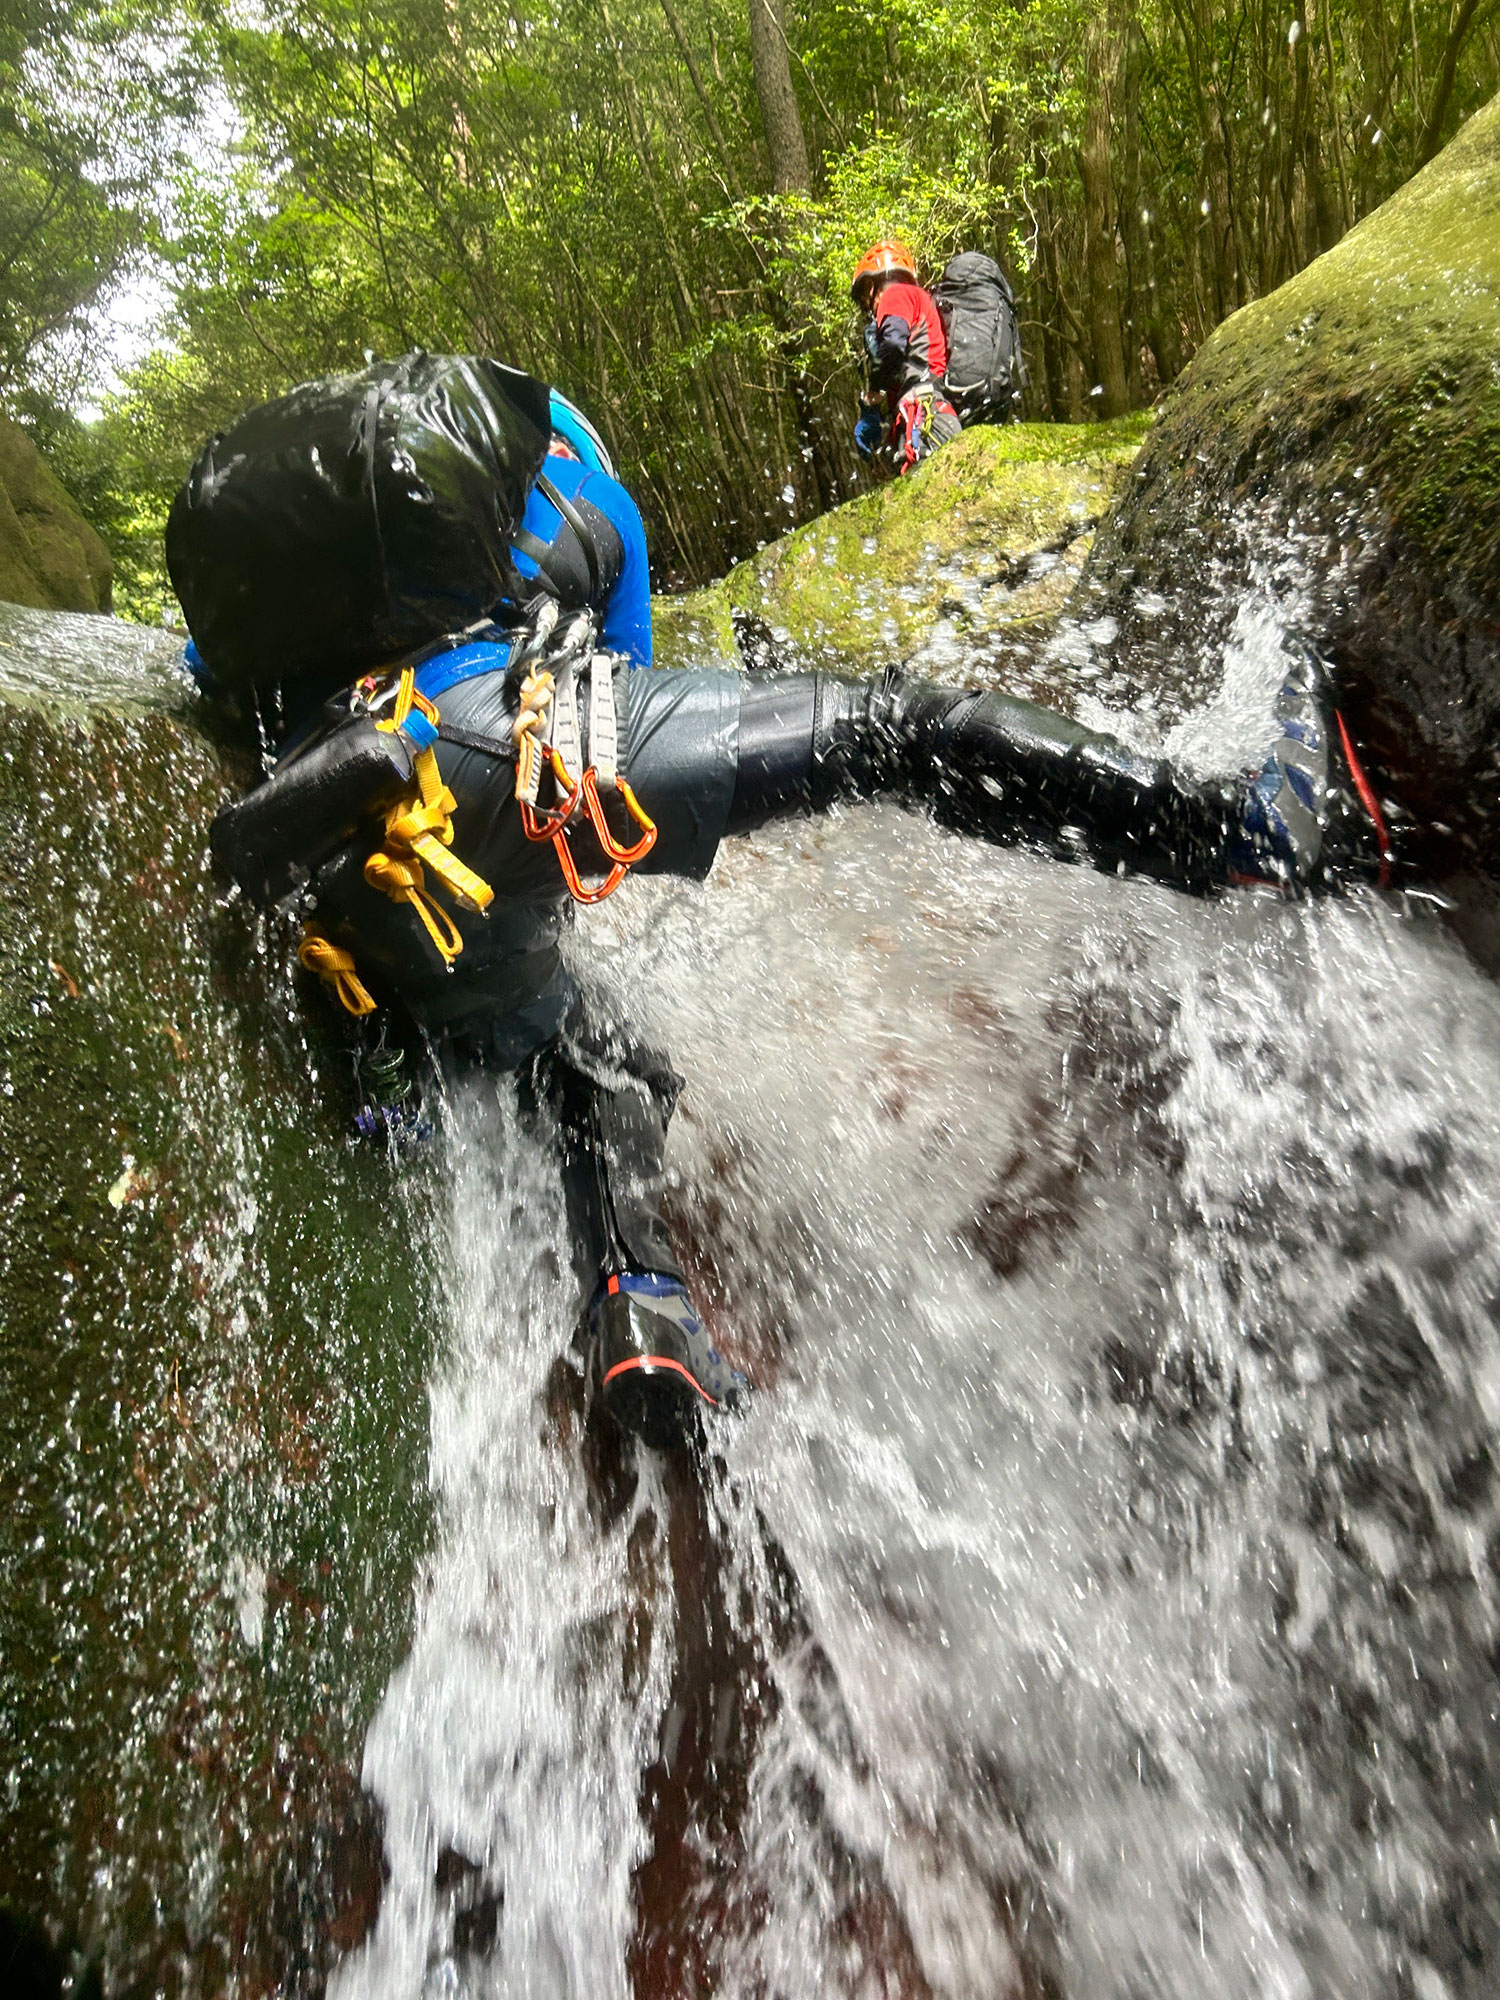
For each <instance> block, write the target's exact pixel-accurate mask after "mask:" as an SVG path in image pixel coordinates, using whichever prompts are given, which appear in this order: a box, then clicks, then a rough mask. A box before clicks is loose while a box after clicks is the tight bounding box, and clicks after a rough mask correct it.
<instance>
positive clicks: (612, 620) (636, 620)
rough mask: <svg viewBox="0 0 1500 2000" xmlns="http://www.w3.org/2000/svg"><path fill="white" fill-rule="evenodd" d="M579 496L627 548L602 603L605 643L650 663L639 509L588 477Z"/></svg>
mask: <svg viewBox="0 0 1500 2000" xmlns="http://www.w3.org/2000/svg"><path fill="white" fill-rule="evenodd" d="M579 492H580V495H581V497H582V498H583V499H585V500H587V501H588V502H589V504H590V505H591V506H594V507H597V508H598V509H599V512H600V513H601V514H603V515H604V516H605V518H606V519H607V520H608V521H609V523H610V525H611V526H612V527H613V528H614V529H615V530H616V532H617V533H618V535H619V537H620V540H621V541H622V542H623V543H624V544H625V561H624V564H623V565H622V567H621V570H620V574H619V577H618V578H617V579H616V582H615V585H614V588H613V589H612V590H611V591H610V593H609V596H608V598H607V599H606V600H605V603H604V607H603V611H604V630H603V639H604V643H605V645H606V646H608V647H610V648H611V649H612V650H613V651H615V652H619V653H623V654H624V655H625V656H626V658H627V659H628V660H629V661H630V663H631V665H632V666H635V667H649V666H650V664H651V568H650V564H649V562H648V560H647V557H646V529H645V526H644V524H643V522H642V520H641V514H640V509H639V508H638V507H637V506H636V504H635V502H634V501H633V500H632V499H631V497H630V495H629V494H628V493H627V492H626V491H625V488H624V487H623V486H622V485H621V484H620V482H619V481H618V480H617V479H606V478H605V476H604V474H603V473H601V472H591V473H590V474H589V476H588V478H587V479H585V480H584V482H583V484H582V486H581V487H580V488H579Z"/></svg>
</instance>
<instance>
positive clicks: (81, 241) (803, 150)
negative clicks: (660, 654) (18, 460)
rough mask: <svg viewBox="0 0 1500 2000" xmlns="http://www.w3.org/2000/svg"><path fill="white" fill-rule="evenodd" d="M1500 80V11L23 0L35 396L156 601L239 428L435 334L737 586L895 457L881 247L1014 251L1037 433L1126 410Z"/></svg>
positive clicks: (12, 262)
mask: <svg viewBox="0 0 1500 2000" xmlns="http://www.w3.org/2000/svg"><path fill="white" fill-rule="evenodd" d="M1497 85H1500V0H996V4H988V5H982V6H978V7H975V6H969V7H963V6H959V5H956V4H955V5H951V6H950V5H949V4H947V0H930V3H929V0H386V4H385V5H383V6H382V7H381V9H380V10H379V11H378V12H376V11H373V10H372V9H370V8H369V7H367V6H365V5H363V4H362V0H0V408H4V409H5V410H7V411H8V412H9V413H10V414H11V415H13V416H16V417H18V418H19V419H20V420H21V421H22V422H23V423H25V424H26V425H27V426H28V428H30V430H31V431H32V433H33V435H35V436H36V438H37V439H38V442H39V443H41V444H42V445H43V447H44V449H45V450H46V451H47V453H48V455H49V458H50V459H51V462H52V463H53V465H54V467H55V468H56V469H57V470H58V472H59V473H60V475H61V476H62V478H63V480H64V483H65V484H66V485H68V486H69V488H70V490H71V491H72V492H73V494H74V496H75V498H76V499H77V500H78V501H79V503H80V505H81V506H82V508H83V510H84V511H85V513H86V514H87V515H88V516H89V518H90V519H91V520H93V522H94V524H95V525H96V526H97V527H98V528H99V529H100V531H101V533H102V534H103V535H104V536H105V539H106V540H107V541H108V542H109V544H110V546H111V549H112V551H113V553H114V557H115V565H116V607H117V609H119V610H121V611H123V612H125V613H126V614H127V615H130V616H135V617H141V618H146V619H155V618H157V617H160V616H161V615H162V614H163V612H164V611H165V610H166V609H167V606H168V601H169V599H168V592H167V587H166V583H165V579H164V576H163V573H162V563H161V546H160V536H161V525H162V522H163V520H164V518H165V512H166V508H167V505H168V504H169V502H170V499H171V495H172V493H173V491H174V490H175V488H176V486H177V484H178V483H179V482H180V480H181V478H182V477H183V475H184V473H185V471H186V468H187V466H188V464H189V463H190V462H191V459H192V457H193V456H194V454H195V452H196V451H197V449H198V447H199V446H200V445H201V443H202V442H203V440H204V439H205V438H206V437H207V436H208V435H209V434H210V433H211V432H212V431H214V430H215V429H216V428H218V427H220V426H221V425H223V424H224V423H225V422H226V421H227V420H228V419H230V418H231V417H233V416H234V415H235V414H236V413H237V412H238V411H240V410H241V409H243V408H245V407H246V406H247V405H249V404H251V403H253V402H256V401H258V400H260V399H262V398H264V397H267V396H271V395H276V394H279V393H280V392H281V391H282V390H284V389H286V388H287V387H289V386H290V385H291V384H292V383H293V382H296V381H300V380H304V379H306V378H308V377H309V376H313V375H318V374H324V373H329V372H334V371H338V370H342V369H347V368H357V367H359V366H362V365H363V360H364V356H365V354H366V352H367V351H373V352H374V353H376V354H379V355H390V354H395V353H399V352H402V351H404V350H406V349H409V348H412V347H416V346H423V347H427V348H430V349H434V350H453V351H480V352H485V353H490V354H494V355H497V356H499V357H500V358H502V359H504V360H507V361H511V362H514V363H517V364H519V365H520V366H522V367H524V368H527V369H529V370H531V371H533V372H534V373H536V374H538V375H541V376H544V377H546V378H547V379H549V380H552V381H555V382H557V383H558V384H559V385H560V386H561V387H562V388H563V389H565V390H566V391H567V393H568V394H570V395H572V396H573V397H574V398H575V399H576V400H577V401H578V402H579V403H580V404H581V405H582V406H583V407H584V408H585V409H586V410H587V411H588V412H589V413H590V414H591V415H592V416H593V418H594V419H595V421H596V422H597V423H598V424H599V425H600V426H601V428H602V429H603V431H604V433H605V435H606V437H607V438H608V439H609V441H610V443H611V445H612V447H613V449H614V450H615V453H616V455H617V457H618V460H619V462H620V466H621V470H622V475H623V477H624V478H625V480H626V482H627V483H628V484H629V485H630V487H631V489H632V491H633V492H634V493H635V494H636V496H637V498H638V499H639V501H640V503H641V506H642V509H643V511H644V513H645V515H646V519H647V527H648V535H649V538H650V543H651V549H652V557H653V566H654V570H655V575H656V582H657V585H658V587H663V586H670V585H673V584H678V583H684V582H696V581H702V580H705V579H706V578H708V577H709V576H711V575H713V574H716V573H718V572H720V571H722V570H723V569H724V568H726V567H727V566H728V565H729V564H730V563H731V562H733V561H735V560H736V559H738V558H739V557H741V556H743V555H745V554H746V553H748V552H749V551H750V550H751V549H753V548H754V547H756V546H757V545H758V544H759V543H761V542H763V541H764V540H766V539H768V538H769V537H771V536H774V535H777V534H780V533H782V532H783V531H784V530H785V529H786V528H788V527H789V526H791V525H793V524H795V523H796V522H798V521H801V520H805V519H807V518H808V517H810V516H811V515H813V514H816V513H818V512H820V511H822V510H823V509H824V508H826V507H828V506H830V505H832V504H834V503H836V502H837V501H838V500H840V499H843V498H845V497H847V496H848V495H849V494H850V493H851V492H853V491H855V490H857V488H858V486H859V484H860V482H861V480H862V479H864V478H866V477H867V476H868V475H866V474H864V473H863V472H862V471H861V469H860V466H859V463H858V461H857V459H856V457H855V453H854V450H853V444H852V426H853V421H854V415H855V411H854V399H855V395H856V390H857V386H858V374H857V368H856V361H855V355H856V351H857V350H856V321H855V315H854V311H853V308H852V306H851V305H850V304H849V300H848V283H849V276H850V272H851V270H852V267H853V264H854V262H855V259H856V258H857V256H858V255H859V253H860V252H861V251H862V250H863V249H864V248H865V247H866V246H867V245H868V244H869V243H870V242H871V241H873V240H874V239H876V238H878V237H882V236H887V235H897V236H900V237H902V238H904V239H905V240H906V241H907V242H908V243H910V244H911V245H912V247H913V248H914V249H915V251H916V252H917V255H918V257H919V260H920V262H921V264H922V266H923V274H924V275H925V276H927V277H928V278H929V279H930V278H931V277H932V276H934V275H935V274H936V272H937V270H938V269H939V268H940V267H941V264H942V262H943V261H944V259H945V257H946V256H947V255H949V254H950V253H951V252H952V251H954V250H956V249H958V248H960V247H962V248H979V249H985V250H989V251H990V252H991V253H992V254H994V255H996V256H997V257H999V258H1000V260H1001V261H1002V263H1003V264H1004V265H1005V266H1006V268H1007V269H1008V270H1009V272H1010V273H1011V275H1012V278H1013V280H1014V282H1015V285H1016V290H1017V293H1018V295H1019V300H1020V310H1021V322H1022V334H1023V340H1024V343H1025V349H1026V354H1027V359H1028V366H1029V370H1030V379H1029V384H1028V388H1027V391H1026V399H1025V414H1026V415H1028V416H1032V417H1038V418H1051V419H1057V420H1070V421H1080V420H1087V419H1088V418H1090V417H1092V416H1097V417H1109V416H1114V415H1117V414H1119V413H1121V412H1122V411H1124V410H1127V409H1130V408H1134V407H1138V406H1140V405H1142V404H1145V403H1149V402H1150V401H1151V400H1152V399H1153V398H1154V397H1155V396H1156V395H1157V394H1158V393H1159V392H1160V390H1161V388H1162V387H1163V386H1164V385H1165V384H1166V383H1168V382H1169V381H1170V380H1171V378H1172V377H1173V376H1174V375H1175V374H1176V373H1177V371H1178V369H1179V368H1180V367H1181V366H1182V364H1183V362H1184V361H1185V360H1186V359H1187V358H1188V357H1189V356H1190V355H1191V353H1192V351H1193V349H1194V348H1195V347H1196V346H1197V344H1198V343H1199V342H1200V341H1201V340H1202V339H1203V338H1204V337H1205V335H1206V334H1207V333H1208V332H1209V331H1210V330H1211V329H1212V328H1213V327H1214V326H1215V325H1216V324H1217V323H1218V321H1219V320H1221V319H1222V318H1224V317H1225V315H1227V314H1228V313H1230V312H1232V311H1234V310H1235V308H1236V307H1238V306H1240V305H1242V304H1244V303H1245V302H1246V301H1247V300H1249V299H1251V298H1254V297H1256V296H1258V295H1260V294H1262V293H1265V292H1267V291H1269V290H1271V289H1272V288H1273V287H1275V286H1276V285H1278V284H1279V283H1280V282H1281V281H1282V280H1283V279H1285V278H1286V277H1288V276H1290V275H1291V274H1292V273H1293V272H1295V271H1296V270H1298V269H1300V268H1301V266H1302V265H1303V264H1305V263H1307V262H1308V261H1309V260H1310V259H1311V258H1312V257H1314V256H1316V255H1317V254H1318V253H1319V252H1320V251H1322V250H1326V249H1328V248H1329V247H1330V246H1331V245H1332V244H1333V243H1334V242H1336V241H1337V239H1338V238H1339V237H1340V236H1341V235H1342V234H1343V232H1344V231H1345V230H1347V229H1348V228H1349V227H1350V226H1351V225H1352V224H1353V223H1354V222H1356V221H1357V220H1358V219H1359V217H1360V216H1362V215H1364V214H1366V213H1367V212H1368V211H1369V210H1370V209H1371V208H1373V207H1375V206H1376V205H1377V204H1378V203H1379V202H1381V201H1382V200H1384V198H1385V197H1386V196H1387V195H1388V194H1390V193H1391V192H1392V190H1393V189H1394V188H1395V187H1397V186H1398V185H1399V184H1400V183H1401V182H1402V181H1403V180H1404V179H1406V178H1407V177H1408V176H1409V175H1410V174H1411V173H1413V172H1414V171H1415V170H1416V169H1417V168H1418V167H1419V166H1421V165H1422V164H1424V163H1425V161H1427V160H1428V159H1430V158H1431V157H1432V155H1433V154H1434V153H1435V152H1436V151H1437V149H1438V148H1439V146H1440V145H1441V144H1442V143H1443V142H1444V140H1445V139H1447V138H1448V137H1450V136H1451V134H1452V132H1453V131H1454V130H1455V129H1456V127H1457V125H1458V124H1459V123H1460V122H1461V120H1462V119H1463V118H1465V117H1466V116H1467V115H1468V114H1469V113H1470V112H1471V111H1472V110H1474V109H1475V108H1476V107H1477V106H1478V105H1479V104H1480V103H1482V102H1483V101H1484V100H1485V99H1486V98H1488V97H1489V96H1490V95H1492V94H1493V93H1494V91H1495V90H1496V88H1497ZM147 302H154V305H153V313H152V324H151V326H150V328H149V331H148V335H147V337H146V338H145V339H143V340H142V341H141V342H139V343H138V346H137V351H136V353H135V354H134V355H133V356H132V357H131V358H130V359H129V361H128V364H127V365H124V366H123V367H120V366H119V365H118V346H117V342H115V341H114V337H113V336H112V328H115V327H117V326H118V322H119V317H120V315H121V314H122V313H129V312H131V311H134V312H135V313H136V314H137V315H139V314H140V312H141V311H142V310H143V307H144V305H145V304H146V303H147ZM112 356H114V360H113V361H112V359H111V357H112Z"/></svg>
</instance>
